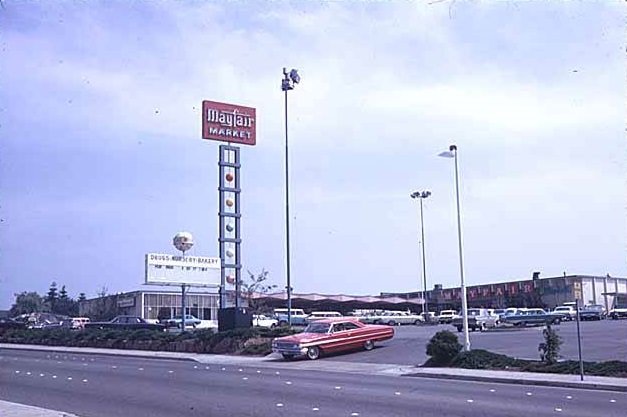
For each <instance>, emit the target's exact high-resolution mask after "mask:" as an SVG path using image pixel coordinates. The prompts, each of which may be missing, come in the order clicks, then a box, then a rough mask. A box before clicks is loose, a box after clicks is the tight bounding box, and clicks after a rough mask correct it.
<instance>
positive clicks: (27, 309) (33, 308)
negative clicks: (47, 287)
mask: <svg viewBox="0 0 627 417" xmlns="http://www.w3.org/2000/svg"><path fill="white" fill-rule="evenodd" d="M44 310H45V305H44V299H43V298H42V296H41V295H39V294H37V293H36V292H34V291H31V292H27V291H24V292H22V293H20V294H15V303H14V304H13V305H12V306H11V310H10V311H9V314H10V315H11V317H15V316H18V315H20V314H30V313H39V312H41V311H44Z"/></svg>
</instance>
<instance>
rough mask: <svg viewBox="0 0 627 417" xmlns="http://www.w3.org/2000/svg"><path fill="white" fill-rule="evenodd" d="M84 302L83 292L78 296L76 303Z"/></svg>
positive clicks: (85, 298)
mask: <svg viewBox="0 0 627 417" xmlns="http://www.w3.org/2000/svg"><path fill="white" fill-rule="evenodd" d="M85 300H87V297H86V296H85V293H84V292H82V293H80V294H79V295H78V301H79V302H81V301H85Z"/></svg>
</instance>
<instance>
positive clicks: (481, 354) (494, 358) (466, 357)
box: [451, 349, 530, 369]
mask: <svg viewBox="0 0 627 417" xmlns="http://www.w3.org/2000/svg"><path fill="white" fill-rule="evenodd" d="M528 363H530V361H525V360H522V359H515V358H510V357H509V356H506V355H500V354H498V353H493V352H490V351H487V350H483V349H473V350H470V351H468V352H461V353H459V354H458V355H457V356H456V357H455V358H454V359H453V360H452V362H451V366H454V367H456V368H466V369H511V368H519V367H521V366H525V365H526V364H528Z"/></svg>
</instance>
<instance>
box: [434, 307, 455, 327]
mask: <svg viewBox="0 0 627 417" xmlns="http://www.w3.org/2000/svg"><path fill="white" fill-rule="evenodd" d="M458 317H459V314H457V311H455V310H442V311H440V315H439V316H438V321H439V322H440V323H444V324H450V323H451V322H452V321H453V319H456V318H458Z"/></svg>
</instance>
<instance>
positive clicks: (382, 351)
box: [327, 320, 627, 365]
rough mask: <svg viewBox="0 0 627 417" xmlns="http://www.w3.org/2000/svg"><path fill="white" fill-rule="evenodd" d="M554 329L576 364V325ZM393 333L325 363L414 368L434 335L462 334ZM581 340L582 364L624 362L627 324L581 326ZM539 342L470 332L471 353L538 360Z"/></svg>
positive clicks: (524, 333)
mask: <svg viewBox="0 0 627 417" xmlns="http://www.w3.org/2000/svg"><path fill="white" fill-rule="evenodd" d="M554 328H555V329H556V330H557V331H558V333H559V334H560V336H561V337H562V339H563V341H564V343H563V345H562V348H561V357H562V359H573V360H577V359H578V351H577V324H576V322H565V323H562V324H560V325H559V326H554ZM395 330H396V334H395V336H394V339H392V340H390V341H387V342H383V343H381V344H379V345H378V346H377V348H376V349H374V350H373V351H370V352H363V351H360V352H354V353H351V354H349V355H335V356H332V357H329V358H328V359H327V360H332V361H334V360H335V361H350V362H365V363H391V364H399V365H418V364H422V363H424V362H425V361H426V360H427V358H428V357H427V354H426V352H425V351H426V346H427V342H428V341H429V339H430V338H431V337H432V336H433V335H434V334H435V333H436V332H437V331H439V330H450V331H452V332H454V333H455V334H457V335H458V336H459V339H460V341H461V340H462V339H463V333H457V330H456V329H455V328H454V327H453V326H450V325H438V326H412V325H407V326H396V328H395ZM581 340H582V352H583V358H584V360H588V361H608V360H623V361H627V320H602V321H585V322H581ZM542 341H543V337H542V326H538V327H527V328H522V329H518V328H512V327H510V328H499V329H492V330H489V331H486V332H470V342H471V346H472V348H473V349H486V350H489V351H492V352H496V353H501V354H504V355H509V356H513V357H516V358H524V359H539V354H538V344H540V342H542Z"/></svg>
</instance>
